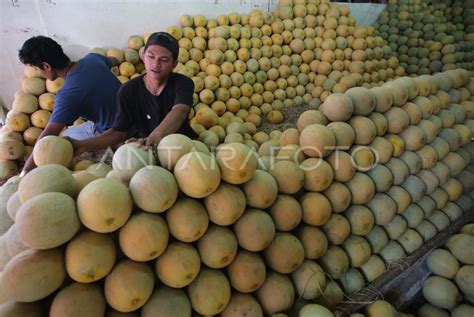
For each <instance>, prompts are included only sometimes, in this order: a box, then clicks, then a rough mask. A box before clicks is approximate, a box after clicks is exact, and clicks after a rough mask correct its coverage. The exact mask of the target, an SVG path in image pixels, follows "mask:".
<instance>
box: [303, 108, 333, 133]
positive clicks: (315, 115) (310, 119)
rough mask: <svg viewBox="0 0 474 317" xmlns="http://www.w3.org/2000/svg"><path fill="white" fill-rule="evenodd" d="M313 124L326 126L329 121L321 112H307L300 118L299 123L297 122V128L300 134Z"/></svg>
mask: <svg viewBox="0 0 474 317" xmlns="http://www.w3.org/2000/svg"><path fill="white" fill-rule="evenodd" d="M312 124H319V125H326V124H328V120H327V118H326V117H325V116H324V114H323V113H322V112H321V111H319V110H307V111H305V112H303V113H302V114H301V115H300V116H299V117H298V121H297V122H296V126H297V127H298V130H299V131H300V132H303V130H304V129H305V128H306V127H307V126H309V125H312Z"/></svg>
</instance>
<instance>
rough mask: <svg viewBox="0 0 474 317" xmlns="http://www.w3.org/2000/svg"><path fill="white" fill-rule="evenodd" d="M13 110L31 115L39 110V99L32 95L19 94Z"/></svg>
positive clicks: (16, 96)
mask: <svg viewBox="0 0 474 317" xmlns="http://www.w3.org/2000/svg"><path fill="white" fill-rule="evenodd" d="M12 109H13V110H14V111H18V112H23V113H28V114H31V113H33V112H35V111H36V110H38V98H36V96H33V95H32V94H28V93H24V92H19V93H18V94H16V95H15V100H14V101H13V105H12Z"/></svg>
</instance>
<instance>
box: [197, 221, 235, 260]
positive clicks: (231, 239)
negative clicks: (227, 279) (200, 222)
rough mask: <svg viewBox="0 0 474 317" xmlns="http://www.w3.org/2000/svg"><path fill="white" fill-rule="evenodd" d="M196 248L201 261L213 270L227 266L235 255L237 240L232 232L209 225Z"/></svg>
mask: <svg viewBox="0 0 474 317" xmlns="http://www.w3.org/2000/svg"><path fill="white" fill-rule="evenodd" d="M197 247H198V251H199V255H200V256H201V261H202V263H204V264H205V265H206V266H208V267H210V268H213V269H220V268H224V267H226V266H228V265H229V264H230V263H231V262H232V261H233V260H234V258H235V256H236V254H237V249H238V245H237V238H236V237H235V235H234V233H233V232H232V230H230V229H228V228H225V227H221V226H216V225H210V226H209V228H208V229H207V231H206V233H205V234H204V235H203V236H202V237H201V238H200V239H199V240H198V242H197Z"/></svg>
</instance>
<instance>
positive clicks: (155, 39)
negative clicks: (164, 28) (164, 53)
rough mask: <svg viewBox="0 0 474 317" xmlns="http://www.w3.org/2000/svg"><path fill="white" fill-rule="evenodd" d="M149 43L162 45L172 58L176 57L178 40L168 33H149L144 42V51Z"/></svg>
mask: <svg viewBox="0 0 474 317" xmlns="http://www.w3.org/2000/svg"><path fill="white" fill-rule="evenodd" d="M150 45H159V46H162V47H164V48H166V49H168V51H170V52H171V55H172V56H173V59H174V60H177V59H178V54H179V45H178V41H176V39H175V38H174V37H173V36H172V35H171V34H169V33H166V32H155V33H153V34H151V35H150V37H149V38H148V40H147V41H146V44H145V51H146V50H147V48H148V47H149V46H150Z"/></svg>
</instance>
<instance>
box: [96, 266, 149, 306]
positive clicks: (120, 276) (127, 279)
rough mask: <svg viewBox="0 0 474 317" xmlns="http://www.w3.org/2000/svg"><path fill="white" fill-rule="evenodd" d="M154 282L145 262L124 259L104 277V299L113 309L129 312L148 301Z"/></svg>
mask: <svg viewBox="0 0 474 317" xmlns="http://www.w3.org/2000/svg"><path fill="white" fill-rule="evenodd" d="M154 284H155V281H154V277H153V272H152V270H151V269H150V267H149V266H148V265H147V264H145V263H138V262H134V261H132V260H128V259H125V260H122V261H120V262H119V263H117V264H116V265H115V267H114V268H113V270H112V271H111V272H110V273H109V274H108V275H107V277H106V278H105V283H104V294H105V299H106V300H107V303H108V304H109V305H110V306H111V307H112V308H113V309H115V310H118V311H120V312H124V313H126V312H131V311H134V310H137V309H139V308H140V307H142V306H143V305H144V304H145V303H146V302H147V301H148V299H149V298H150V296H151V294H152V292H153V287H154Z"/></svg>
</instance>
